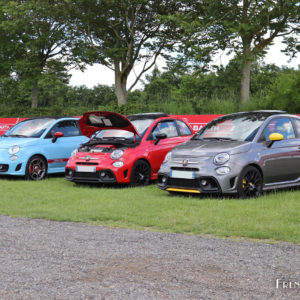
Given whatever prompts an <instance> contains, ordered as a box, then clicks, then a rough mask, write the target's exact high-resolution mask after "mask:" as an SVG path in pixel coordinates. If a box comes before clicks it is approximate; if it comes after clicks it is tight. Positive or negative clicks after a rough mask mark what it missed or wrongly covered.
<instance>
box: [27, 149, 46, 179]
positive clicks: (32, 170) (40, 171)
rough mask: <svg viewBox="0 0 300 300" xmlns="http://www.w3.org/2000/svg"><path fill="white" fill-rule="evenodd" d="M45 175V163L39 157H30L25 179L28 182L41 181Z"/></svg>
mask: <svg viewBox="0 0 300 300" xmlns="http://www.w3.org/2000/svg"><path fill="white" fill-rule="evenodd" d="M46 174H47V162H46V160H45V159H44V158H43V157H42V156H40V155H34V156H32V157H31V158H30V159H29V160H28V163H27V165H26V173H25V177H26V179H28V180H42V179H44V178H45V177H46Z"/></svg>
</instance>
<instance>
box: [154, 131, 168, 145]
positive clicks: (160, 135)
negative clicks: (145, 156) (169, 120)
mask: <svg viewBox="0 0 300 300" xmlns="http://www.w3.org/2000/svg"><path fill="white" fill-rule="evenodd" d="M165 138H167V135H166V134H165V133H158V134H156V135H155V141H154V145H157V144H158V142H159V141H160V140H163V139H165Z"/></svg>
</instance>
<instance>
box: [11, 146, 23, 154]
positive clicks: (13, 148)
mask: <svg viewBox="0 0 300 300" xmlns="http://www.w3.org/2000/svg"><path fill="white" fill-rule="evenodd" d="M19 151H20V146H12V147H10V148H9V149H8V154H10V155H13V154H16V153H18V152H19Z"/></svg>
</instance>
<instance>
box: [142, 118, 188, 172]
mask: <svg viewBox="0 0 300 300" xmlns="http://www.w3.org/2000/svg"><path fill="white" fill-rule="evenodd" d="M183 124H184V123H183ZM184 125H185V124H184ZM186 127H187V126H186ZM187 130H188V131H189V132H190V130H189V128H188V127H187ZM157 134H166V136H167V137H166V138H165V139H161V140H160V141H159V142H158V143H157V144H155V140H156V135H157ZM188 138H189V135H180V133H179V128H178V126H177V124H176V121H175V120H162V121H160V122H158V123H157V124H156V126H155V127H154V128H153V130H152V132H151V133H150V134H149V135H148V137H147V141H146V147H147V148H148V160H149V161H150V163H151V168H152V171H153V173H154V174H156V173H157V172H158V170H159V168H160V166H161V164H162V162H163V160H164V158H165V156H166V154H167V153H168V152H169V151H170V150H171V149H172V148H173V147H175V146H176V145H178V144H179V143H183V142H184V141H185V140H187V139H188Z"/></svg>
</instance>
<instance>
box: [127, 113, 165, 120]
mask: <svg viewBox="0 0 300 300" xmlns="http://www.w3.org/2000/svg"><path fill="white" fill-rule="evenodd" d="M168 116H169V115H168V114H167V113H163V112H151V113H141V114H134V115H130V116H128V117H127V119H128V120H130V121H133V120H147V119H153V120H155V119H158V118H163V117H168Z"/></svg>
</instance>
